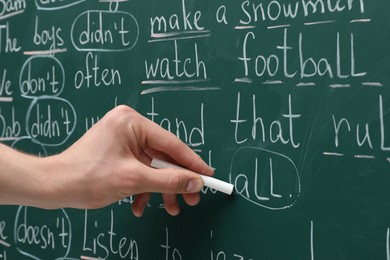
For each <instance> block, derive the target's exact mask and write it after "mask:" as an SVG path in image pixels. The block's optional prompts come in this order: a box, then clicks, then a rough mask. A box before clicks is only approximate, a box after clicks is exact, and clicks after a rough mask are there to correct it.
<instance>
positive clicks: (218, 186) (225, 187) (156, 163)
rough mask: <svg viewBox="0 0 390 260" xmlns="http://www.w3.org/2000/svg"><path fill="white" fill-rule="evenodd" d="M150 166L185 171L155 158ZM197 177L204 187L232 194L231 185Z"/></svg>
mask: <svg viewBox="0 0 390 260" xmlns="http://www.w3.org/2000/svg"><path fill="white" fill-rule="evenodd" d="M151 166H152V167H153V168H157V169H166V168H173V169H185V168H184V167H181V166H179V165H176V164H173V163H170V162H166V161H163V160H160V159H156V158H153V159H152V163H151ZM199 175H200V177H202V179H203V182H204V185H205V186H207V187H209V188H212V189H215V190H217V191H220V192H223V193H226V194H228V195H231V194H232V192H233V188H234V185H233V184H231V183H228V182H225V181H221V180H218V179H216V178H213V177H210V176H206V175H202V174H199Z"/></svg>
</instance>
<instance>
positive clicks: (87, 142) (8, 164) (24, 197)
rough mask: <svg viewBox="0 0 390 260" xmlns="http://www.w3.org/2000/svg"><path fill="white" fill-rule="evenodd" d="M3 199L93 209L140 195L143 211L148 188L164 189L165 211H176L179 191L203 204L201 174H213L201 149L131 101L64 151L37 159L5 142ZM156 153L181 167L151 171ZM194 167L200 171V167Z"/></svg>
mask: <svg viewBox="0 0 390 260" xmlns="http://www.w3.org/2000/svg"><path fill="white" fill-rule="evenodd" d="M0 154H1V157H0V165H1V166H2V167H0V204H3V205H25V206H34V207H39V208H45V209H58V208H78V209H95V208H101V207H104V206H107V205H110V204H112V203H114V202H117V201H118V200H121V199H123V198H126V197H129V196H132V195H135V201H134V203H133V204H132V210H133V213H134V215H135V216H142V214H143V211H144V209H145V207H146V205H147V203H148V201H149V199H150V194H151V193H161V194H162V197H163V200H164V205H165V209H166V211H167V212H168V213H169V214H171V215H177V214H179V212H180V207H179V204H178V200H177V194H182V196H183V198H184V200H185V202H186V203H187V204H188V205H196V204H198V203H199V200H200V194H199V191H200V190H201V189H202V187H203V185H204V184H203V180H202V178H201V177H200V176H199V174H197V173H202V174H205V175H209V176H211V175H213V169H212V168H210V167H209V166H208V165H207V164H206V163H205V162H204V161H203V160H202V159H201V158H200V157H199V156H198V155H197V154H196V153H194V152H193V151H192V150H191V149H190V148H189V147H188V146H187V145H185V144H184V143H183V142H182V141H180V139H178V138H177V137H176V136H175V135H173V134H172V133H170V132H168V131H166V130H164V129H163V128H161V127H160V126H158V125H156V124H155V123H153V122H151V121H150V120H148V119H146V118H145V117H143V116H141V115H140V114H139V113H137V112H136V111H135V110H133V109H131V108H130V107H127V106H118V107H116V108H114V109H113V110H111V111H110V112H108V113H107V114H106V115H105V116H104V117H103V118H102V119H101V120H100V121H99V122H98V123H97V124H95V125H94V126H93V127H92V128H91V129H90V130H89V131H87V132H86V133H85V134H84V135H83V136H82V137H81V138H80V139H79V140H78V141H77V142H75V143H74V144H73V145H72V146H71V147H69V148H68V149H66V150H65V151H63V152H62V153H60V154H57V155H54V156H49V157H45V158H40V157H36V156H32V155H27V154H24V153H21V152H18V151H15V150H13V149H12V148H9V147H7V146H5V145H0ZM152 157H156V158H160V159H164V160H168V161H171V162H173V163H175V164H178V165H181V166H183V167H185V168H187V169H188V170H184V169H154V168H151V167H150V163H151V160H152ZM195 172H197V173H195Z"/></svg>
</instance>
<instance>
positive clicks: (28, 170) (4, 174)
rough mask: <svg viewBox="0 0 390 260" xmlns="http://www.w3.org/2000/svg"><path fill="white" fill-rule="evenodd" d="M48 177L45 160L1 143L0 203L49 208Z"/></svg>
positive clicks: (49, 188)
mask: <svg viewBox="0 0 390 260" xmlns="http://www.w3.org/2000/svg"><path fill="white" fill-rule="evenodd" d="M49 176H50V172H49V167H48V164H47V163H46V159H43V158H39V157H36V156H31V155H27V154H24V153H21V152H18V151H15V150H13V149H12V148H9V147H7V146H5V145H3V144H0V204H3V205H26V206H36V207H44V208H50V207H51V205H49V203H48V199H47V198H48V197H47V196H48V195H50V193H51V192H50V190H51V187H50V179H51V178H49Z"/></svg>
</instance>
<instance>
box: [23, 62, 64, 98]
mask: <svg viewBox="0 0 390 260" xmlns="http://www.w3.org/2000/svg"><path fill="white" fill-rule="evenodd" d="M43 68H45V69H43ZM64 83H65V71H64V67H63V66H62V64H61V62H60V61H59V60H58V59H56V58H55V57H53V56H32V57H30V58H29V59H27V61H26V62H25V63H24V64H23V67H22V69H21V72H20V77H19V86H20V92H21V93H22V95H23V96H26V97H37V96H43V95H49V96H58V95H60V94H61V92H62V91H63V88H64Z"/></svg>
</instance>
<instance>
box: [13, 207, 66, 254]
mask: <svg viewBox="0 0 390 260" xmlns="http://www.w3.org/2000/svg"><path fill="white" fill-rule="evenodd" d="M37 211H42V210H40V209H34V208H28V207H23V206H21V207H19V209H18V211H17V213H16V217H15V228H14V238H15V243H16V244H17V249H18V251H19V252H20V253H21V254H23V255H26V256H30V257H33V258H34V257H35V258H36V259H37V258H40V257H44V256H48V255H58V254H60V255H62V256H63V257H66V256H67V255H68V254H69V251H70V247H71V241H72V228H71V223H70V220H69V217H68V215H67V214H66V212H65V211H64V210H60V211H52V212H51V213H50V214H46V215H45V216H46V217H45V219H42V218H40V219H37V218H30V217H29V216H30V214H33V213H31V212H37ZM31 246H33V248H34V252H32V251H31Z"/></svg>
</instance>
